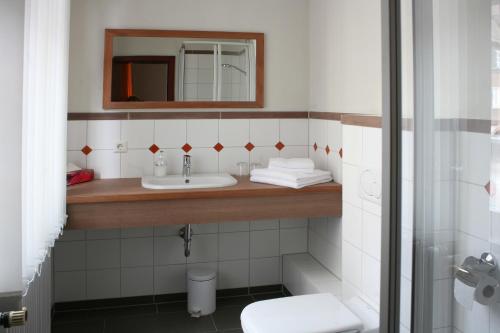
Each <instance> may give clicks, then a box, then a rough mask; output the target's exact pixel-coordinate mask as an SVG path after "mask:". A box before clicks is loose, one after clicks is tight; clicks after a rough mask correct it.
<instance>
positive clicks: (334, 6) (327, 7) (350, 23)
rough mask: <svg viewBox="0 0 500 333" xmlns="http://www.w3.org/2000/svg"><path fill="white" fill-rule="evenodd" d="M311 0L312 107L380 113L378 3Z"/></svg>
mask: <svg viewBox="0 0 500 333" xmlns="http://www.w3.org/2000/svg"><path fill="white" fill-rule="evenodd" d="M309 2H310V12H309V14H310V18H309V21H310V32H309V33H310V52H311V54H310V87H309V89H310V97H309V99H310V106H311V111H328V112H343V113H362V114H375V115H380V114H381V113H382V111H381V110H382V109H381V105H382V86H381V82H382V69H381V61H382V60H381V59H382V58H381V52H382V51H381V13H380V11H381V9H380V1H374V0H339V1H329V0H310V1H309Z"/></svg>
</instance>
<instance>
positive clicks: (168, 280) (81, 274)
mask: <svg viewBox="0 0 500 333" xmlns="http://www.w3.org/2000/svg"><path fill="white" fill-rule="evenodd" d="M280 225H281V227H280ZM307 225H308V221H307V219H295V220H293V219H292V220H282V221H280V220H262V221H245V222H228V223H210V224H194V225H192V226H193V231H194V235H193V238H192V248H191V256H190V257H189V258H188V259H186V257H185V256H184V242H183V240H182V239H181V238H180V237H179V236H178V232H179V229H180V228H181V227H182V226H180V225H178V226H163V227H156V228H150V227H146V228H130V229H121V230H120V229H112V230H88V231H81V230H78V231H66V232H65V233H64V234H63V236H62V237H61V238H60V239H59V240H58V241H57V242H56V246H55V259H54V261H55V263H54V269H55V296H56V302H67V301H76V300H85V299H102V298H117V297H129V296H140V295H152V294H169V293H180V292H185V291H186V272H187V269H189V268H193V267H211V268H213V269H214V270H216V271H217V273H218V274H217V276H218V288H219V289H221V288H224V289H225V288H239V287H248V286H261V285H270V284H280V283H281V261H280V255H281V254H284V253H295V252H307Z"/></svg>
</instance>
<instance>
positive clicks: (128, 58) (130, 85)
mask: <svg viewBox="0 0 500 333" xmlns="http://www.w3.org/2000/svg"><path fill="white" fill-rule="evenodd" d="M255 81H256V40H242V39H231V40H229V39H208V38H168V37H128V36H127V37H121V36H115V37H114V38H113V61H112V79H111V100H112V101H113V102H151V101H255V100H256V98H255V95H256V83H255Z"/></svg>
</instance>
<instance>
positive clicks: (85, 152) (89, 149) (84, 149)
mask: <svg viewBox="0 0 500 333" xmlns="http://www.w3.org/2000/svg"><path fill="white" fill-rule="evenodd" d="M91 152H92V148H90V147H89V146H85V147H83V148H82V153H84V154H85V155H88V154H90V153H91Z"/></svg>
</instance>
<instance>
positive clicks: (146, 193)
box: [66, 177, 342, 205]
mask: <svg viewBox="0 0 500 333" xmlns="http://www.w3.org/2000/svg"><path fill="white" fill-rule="evenodd" d="M235 178H236V179H237V180H238V184H236V185H234V186H229V187H221V188H207V189H185V190H150V189H145V188H143V187H142V185H141V179H140V178H128V179H103V180H94V181H92V182H89V183H84V184H79V185H74V186H70V187H68V190H67V198H66V201H67V204H68V205H72V204H91V203H106V202H137V201H162V200H179V199H214V198H245V197H246V198H255V197H273V196H295V195H298V194H305V193H331V192H342V185H340V184H337V183H334V182H330V183H324V184H319V185H314V186H309V187H305V188H303V189H299V190H296V189H292V188H287V187H281V186H274V185H267V184H259V183H253V182H250V179H249V177H235Z"/></svg>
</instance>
